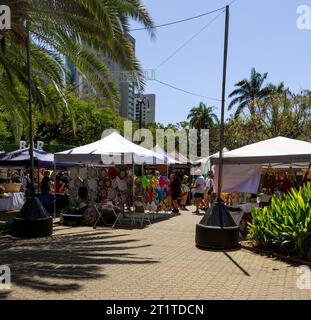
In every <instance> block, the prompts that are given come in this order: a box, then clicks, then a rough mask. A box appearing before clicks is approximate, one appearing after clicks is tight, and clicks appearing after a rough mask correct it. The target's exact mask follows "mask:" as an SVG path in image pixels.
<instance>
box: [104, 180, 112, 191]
mask: <svg viewBox="0 0 311 320" xmlns="http://www.w3.org/2000/svg"><path fill="white" fill-rule="evenodd" d="M104 186H105V188H107V189H108V188H111V187H112V181H111V180H110V179H109V178H106V179H105V180H104Z"/></svg>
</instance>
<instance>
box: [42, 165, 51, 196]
mask: <svg viewBox="0 0 311 320" xmlns="http://www.w3.org/2000/svg"><path fill="white" fill-rule="evenodd" d="M51 190H52V182H51V178H50V171H48V170H46V171H44V176H43V179H42V181H41V195H44V196H45V195H49V194H50V193H51Z"/></svg>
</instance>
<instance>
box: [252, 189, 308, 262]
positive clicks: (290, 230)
mask: <svg viewBox="0 0 311 320" xmlns="http://www.w3.org/2000/svg"><path fill="white" fill-rule="evenodd" d="M249 238H250V239H253V240H255V241H256V242H257V244H258V245H259V246H261V247H264V248H269V249H273V250H276V251H280V252H283V253H286V254H288V255H293V256H299V257H303V258H307V259H308V260H311V185H310V184H308V185H306V186H304V187H301V188H300V189H299V190H296V189H292V190H291V191H290V193H289V194H288V195H286V196H284V197H282V198H277V197H273V198H272V201H271V205H270V206H268V207H266V208H263V209H254V210H253V211H252V223H251V224H250V229H249Z"/></svg>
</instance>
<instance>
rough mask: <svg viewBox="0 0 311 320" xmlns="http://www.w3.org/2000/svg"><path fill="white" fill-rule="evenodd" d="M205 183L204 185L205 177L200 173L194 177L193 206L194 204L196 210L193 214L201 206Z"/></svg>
mask: <svg viewBox="0 0 311 320" xmlns="http://www.w3.org/2000/svg"><path fill="white" fill-rule="evenodd" d="M205 185H206V184H205V179H204V177H203V176H202V174H201V175H199V176H198V177H197V178H196V180H195V183H194V185H193V188H194V202H195V206H196V211H194V212H193V213H195V214H199V213H200V207H201V204H202V201H203V199H204V193H205Z"/></svg>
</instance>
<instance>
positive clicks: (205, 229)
mask: <svg viewBox="0 0 311 320" xmlns="http://www.w3.org/2000/svg"><path fill="white" fill-rule="evenodd" d="M195 243H196V245H197V246H198V247H203V248H209V249H220V250H221V249H234V248H236V247H238V245H239V227H238V226H237V225H236V224H235V222H234V220H233V218H232V217H231V215H230V212H229V210H228V209H227V207H226V206H225V204H224V203H223V202H221V201H219V202H217V203H215V204H214V205H213V206H212V208H210V209H209V210H208V212H207V213H206V214H205V216H204V217H203V219H202V220H201V222H200V223H199V224H197V225H196V234H195Z"/></svg>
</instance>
